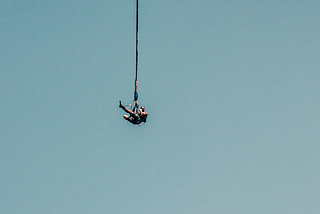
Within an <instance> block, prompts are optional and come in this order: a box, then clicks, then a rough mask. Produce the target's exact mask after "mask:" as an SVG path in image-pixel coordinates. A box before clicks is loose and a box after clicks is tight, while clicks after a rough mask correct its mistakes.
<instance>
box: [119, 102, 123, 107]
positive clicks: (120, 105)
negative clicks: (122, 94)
mask: <svg viewBox="0 0 320 214" xmlns="http://www.w3.org/2000/svg"><path fill="white" fill-rule="evenodd" d="M119 108H124V106H123V105H122V104H121V100H120V101H119Z"/></svg>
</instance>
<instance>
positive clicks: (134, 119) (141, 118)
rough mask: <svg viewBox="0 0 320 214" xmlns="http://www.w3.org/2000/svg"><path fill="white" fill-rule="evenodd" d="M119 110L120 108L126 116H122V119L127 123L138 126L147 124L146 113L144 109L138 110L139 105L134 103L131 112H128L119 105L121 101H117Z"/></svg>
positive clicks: (142, 107)
mask: <svg viewBox="0 0 320 214" xmlns="http://www.w3.org/2000/svg"><path fill="white" fill-rule="evenodd" d="M119 108H122V109H123V110H124V111H125V112H127V113H128V114H130V115H129V116H128V115H123V118H124V119H126V120H127V121H129V122H130V123H132V124H134V125H139V124H140V123H145V122H147V117H148V113H147V112H146V111H145V107H144V106H141V108H140V109H139V103H138V102H136V103H135V106H134V108H133V110H132V111H131V110H129V109H127V108H126V107H124V106H123V105H122V104H121V100H120V101H119Z"/></svg>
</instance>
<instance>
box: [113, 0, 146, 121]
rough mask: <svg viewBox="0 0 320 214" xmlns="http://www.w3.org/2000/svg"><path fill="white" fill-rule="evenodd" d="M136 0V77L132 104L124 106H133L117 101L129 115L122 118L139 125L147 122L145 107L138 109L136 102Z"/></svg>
mask: <svg viewBox="0 0 320 214" xmlns="http://www.w3.org/2000/svg"><path fill="white" fill-rule="evenodd" d="M138 6H139V3H138V0H137V6H136V7H137V11H136V79H135V90H134V94H133V102H132V104H129V105H126V106H134V107H133V109H132V110H129V109H128V108H126V107H125V106H124V105H122V103H121V100H120V101H119V108H122V109H123V110H124V111H125V112H127V113H129V114H130V115H129V116H128V115H123V118H124V119H126V120H127V121H129V122H130V123H132V124H134V125H139V124H141V123H145V122H147V117H148V113H147V112H146V111H145V107H144V106H141V108H140V109H139V103H138Z"/></svg>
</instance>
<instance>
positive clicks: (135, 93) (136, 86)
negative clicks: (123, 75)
mask: <svg viewBox="0 0 320 214" xmlns="http://www.w3.org/2000/svg"><path fill="white" fill-rule="evenodd" d="M136 7H137V14H136V15H137V16H136V79H135V89H134V101H137V100H138V20H139V19H138V11H139V10H138V9H139V2H138V0H137V6H136Z"/></svg>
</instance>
